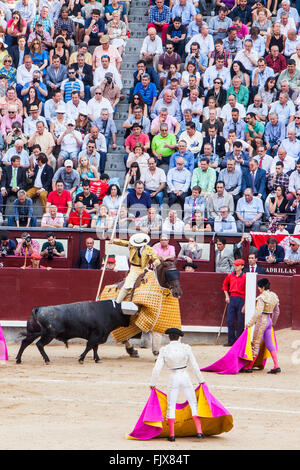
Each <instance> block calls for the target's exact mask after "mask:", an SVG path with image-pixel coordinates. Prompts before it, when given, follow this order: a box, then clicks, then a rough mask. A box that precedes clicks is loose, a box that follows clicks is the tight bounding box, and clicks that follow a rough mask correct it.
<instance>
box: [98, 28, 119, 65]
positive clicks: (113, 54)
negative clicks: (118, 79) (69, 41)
mask: <svg viewBox="0 0 300 470" xmlns="http://www.w3.org/2000/svg"><path fill="white" fill-rule="evenodd" d="M103 55H108V56H109V58H110V64H111V65H114V66H116V69H117V71H118V72H120V68H121V65H122V57H121V56H120V53H119V51H118V49H117V48H116V47H115V46H112V45H111V44H110V43H109V36H108V34H104V35H103V36H101V38H100V46H97V47H96V49H95V50H94V53H93V71H95V70H96V68H98V67H99V66H100V65H101V57H102V56H103Z"/></svg>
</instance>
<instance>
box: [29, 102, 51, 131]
mask: <svg viewBox="0 0 300 470" xmlns="http://www.w3.org/2000/svg"><path fill="white" fill-rule="evenodd" d="M29 113H30V116H28V117H27V118H26V119H24V134H25V135H26V137H29V136H31V135H32V134H33V133H34V132H35V131H36V123H37V122H38V121H42V122H43V123H44V124H45V127H46V128H48V125H47V121H46V119H45V118H44V116H41V115H40V110H39V107H38V106H37V105H36V104H32V105H31V106H30V108H29Z"/></svg>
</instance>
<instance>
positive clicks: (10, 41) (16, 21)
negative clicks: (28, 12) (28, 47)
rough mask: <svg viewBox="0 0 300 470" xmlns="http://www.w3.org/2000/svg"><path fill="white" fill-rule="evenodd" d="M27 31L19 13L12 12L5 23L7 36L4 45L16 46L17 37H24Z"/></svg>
mask: <svg viewBox="0 0 300 470" xmlns="http://www.w3.org/2000/svg"><path fill="white" fill-rule="evenodd" d="M26 29H27V23H26V21H25V20H24V19H23V18H22V16H21V13H19V12H18V11H14V12H13V14H12V18H11V19H10V20H9V21H8V23H7V30H6V33H7V36H6V41H5V42H6V44H7V45H8V47H11V46H13V45H14V44H17V41H18V37H19V36H22V35H25V34H26Z"/></svg>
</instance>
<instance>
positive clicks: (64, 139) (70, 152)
mask: <svg viewBox="0 0 300 470" xmlns="http://www.w3.org/2000/svg"><path fill="white" fill-rule="evenodd" d="M66 124H67V129H66V130H65V131H64V132H63V133H62V135H61V136H60V137H59V138H58V139H57V145H60V146H61V148H60V152H59V155H58V159H57V166H58V168H60V167H61V166H62V165H63V163H64V161H65V160H71V161H72V162H73V165H74V167H75V168H76V167H77V162H78V154H79V152H80V150H81V146H82V136H81V134H80V132H79V131H76V130H75V120H74V119H72V118H67V123H66Z"/></svg>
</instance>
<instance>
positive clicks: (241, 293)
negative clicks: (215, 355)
mask: <svg viewBox="0 0 300 470" xmlns="http://www.w3.org/2000/svg"><path fill="white" fill-rule="evenodd" d="M233 266H234V272H232V273H229V274H227V276H226V277H225V279H224V282H223V286H222V290H223V291H224V294H225V302H226V303H227V304H228V307H227V327H228V343H227V344H225V346H232V345H233V343H234V342H235V341H236V340H237V339H238V337H239V336H240V335H241V334H242V333H243V331H244V327H245V325H244V323H245V305H244V304H245V293H246V274H244V273H243V269H244V266H245V262H244V260H243V259H237V260H235V261H234V263H233ZM235 323H236V326H235Z"/></svg>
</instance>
